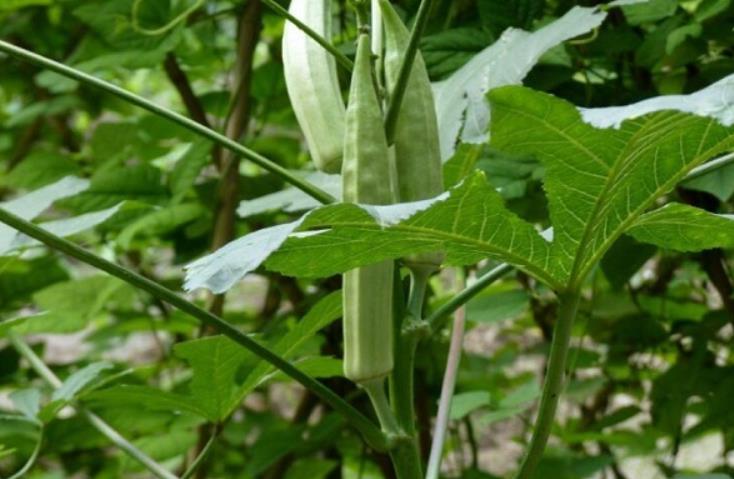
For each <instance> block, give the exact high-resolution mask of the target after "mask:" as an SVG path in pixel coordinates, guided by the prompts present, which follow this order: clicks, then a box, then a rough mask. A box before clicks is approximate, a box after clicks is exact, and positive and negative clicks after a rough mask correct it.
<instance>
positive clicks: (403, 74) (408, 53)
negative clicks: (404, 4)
mask: <svg viewBox="0 0 734 479" xmlns="http://www.w3.org/2000/svg"><path fill="white" fill-rule="evenodd" d="M433 3H434V0H421V4H420V6H419V7H418V14H417V15H416V19H415V23H414V24H413V29H412V30H411V31H410V39H409V40H408V47H407V49H406V50H405V54H404V55H403V63H401V64H400V71H399V73H398V79H397V81H396V82H395V89H394V90H393V92H392V95H391V97H390V104H389V106H388V108H387V115H385V134H386V135H387V141H388V143H390V144H392V142H393V140H394V139H395V127H396V126H397V123H398V114H399V113H400V106H401V105H402V104H403V97H404V96H405V89H406V88H407V87H408V78H410V73H411V71H412V70H413V63H414V61H415V57H416V55H417V54H418V43H419V42H420V40H421V36H422V35H423V31H424V30H425V28H426V23H427V22H428V14H429V13H430V12H431V8H432V7H433Z"/></svg>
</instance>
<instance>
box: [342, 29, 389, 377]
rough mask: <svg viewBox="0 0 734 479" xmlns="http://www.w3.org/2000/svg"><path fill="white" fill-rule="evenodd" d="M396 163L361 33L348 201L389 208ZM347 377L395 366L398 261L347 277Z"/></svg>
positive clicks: (349, 123) (346, 166)
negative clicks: (394, 308) (395, 271)
mask: <svg viewBox="0 0 734 479" xmlns="http://www.w3.org/2000/svg"><path fill="white" fill-rule="evenodd" d="M390 176H391V165H390V158H389V155H388V147H387V139H386V137H385V132H384V126H383V116H382V109H381V107H380V101H379V99H378V96H377V92H376V91H375V85H374V81H373V76H372V64H371V51H370V37H369V35H368V34H367V33H366V32H364V31H362V32H361V33H360V35H359V39H358V45H357V57H356V60H355V65H354V72H353V74H352V83H351V86H350V91H349V103H348V106H347V112H346V128H345V137H344V160H343V164H342V185H343V195H344V201H345V202H351V203H363V204H389V203H392V202H394V200H395V195H394V192H393V190H392V188H391V183H392V182H391V181H390ZM343 279H344V285H343V288H344V290H343V297H344V374H345V376H346V377H347V378H349V379H351V380H353V381H355V382H357V383H361V384H365V383H368V382H372V381H374V380H377V379H380V378H382V377H384V376H387V375H388V374H389V373H390V372H391V371H392V368H393V329H392V294H393V289H392V281H393V262H392V261H383V262H381V263H377V264H372V265H367V266H363V267H360V268H356V269H354V270H351V271H348V272H347V273H345V274H344V277H343Z"/></svg>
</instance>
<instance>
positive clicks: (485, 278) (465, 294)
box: [426, 263, 514, 331]
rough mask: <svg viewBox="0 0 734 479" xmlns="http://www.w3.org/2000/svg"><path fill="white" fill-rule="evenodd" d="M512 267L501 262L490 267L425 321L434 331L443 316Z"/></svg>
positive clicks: (440, 324) (504, 274)
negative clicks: (494, 266)
mask: <svg viewBox="0 0 734 479" xmlns="http://www.w3.org/2000/svg"><path fill="white" fill-rule="evenodd" d="M513 269H514V268H513V267H512V265H509V264H507V263H503V264H501V265H499V266H497V267H496V268H494V269H492V270H491V271H489V272H487V273H485V274H483V275H482V276H480V277H479V278H477V280H476V281H474V282H473V283H472V284H471V285H469V286H468V287H466V288H465V289H463V290H462V291H461V292H460V293H458V294H457V295H455V296H454V297H453V298H451V299H450V300H449V301H448V302H446V303H444V304H443V305H441V307H440V308H438V309H437V310H436V311H434V312H433V314H431V315H430V316H429V317H428V318H427V319H426V321H428V323H429V324H430V325H431V328H432V329H433V330H434V331H435V330H437V329H440V328H441V326H442V325H443V321H444V319H445V318H447V317H448V316H449V315H451V314H453V313H454V312H455V311H456V310H458V309H459V308H461V307H462V306H463V305H464V304H466V303H467V302H468V301H469V300H471V299H472V298H473V297H475V296H476V295H478V294H479V293H481V292H482V291H483V290H484V288H487V287H488V286H489V285H491V284H492V283H494V282H495V281H497V280H499V279H501V278H503V277H504V276H506V275H507V274H508V273H510V272H511V271H512V270H513Z"/></svg>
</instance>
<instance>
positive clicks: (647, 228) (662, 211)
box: [629, 203, 734, 251]
mask: <svg viewBox="0 0 734 479" xmlns="http://www.w3.org/2000/svg"><path fill="white" fill-rule="evenodd" d="M629 234H630V235H632V236H633V237H634V238H635V239H636V240H638V241H642V242H644V243H650V244H654V245H655V246H658V247H660V248H668V249H673V250H676V251H702V250H705V249H711V248H731V247H732V246H734V216H733V215H716V214H713V213H709V212H708V211H704V210H702V209H699V208H695V207H693V206H688V205H682V204H680V203H671V204H668V205H665V206H664V207H662V208H659V209H657V210H655V211H651V212H650V213H646V214H644V215H642V216H641V217H640V218H639V219H638V220H637V221H635V223H634V225H632V228H630V230H629Z"/></svg>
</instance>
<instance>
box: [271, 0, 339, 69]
mask: <svg viewBox="0 0 734 479" xmlns="http://www.w3.org/2000/svg"><path fill="white" fill-rule="evenodd" d="M261 1H262V3H264V4H265V5H267V6H268V7H269V8H270V9H272V10H273V11H274V12H275V13H277V14H278V15H280V16H281V17H283V18H285V19H286V20H288V21H289V22H291V23H292V24H294V25H295V26H297V27H298V28H300V29H301V31H303V33H305V34H306V35H308V36H309V37H311V39H312V40H313V41H315V42H316V43H318V44H319V45H321V46H322V47H324V49H325V50H326V51H327V52H329V53H331V54H332V55H333V56H334V58H335V59H336V61H337V62H338V63H339V64H340V65H341V66H343V67H344V68H345V69H346V70H347V71H349V72H351V71H352V69H353V68H354V63H352V61H351V60H350V59H349V58H347V57H346V55H344V54H343V53H342V52H340V51H339V49H338V48H336V47H335V46H334V45H332V44H331V43H330V42H329V41H328V40H327V39H325V38H324V37H322V36H321V35H319V34H318V33H316V32H315V31H314V30H313V29H312V28H311V27H309V26H308V25H306V24H305V23H303V22H302V21H300V20H299V19H298V18H296V17H294V16H293V15H291V14H290V12H288V10H286V9H285V8H283V7H281V6H280V4H278V3H277V2H275V1H274V0H261ZM309 1H313V0H309Z"/></svg>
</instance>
